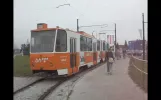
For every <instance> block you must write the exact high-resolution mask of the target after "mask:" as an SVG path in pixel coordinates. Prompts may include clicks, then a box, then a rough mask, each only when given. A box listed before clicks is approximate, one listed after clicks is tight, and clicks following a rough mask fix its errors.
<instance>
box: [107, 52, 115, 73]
mask: <svg viewBox="0 0 161 100" xmlns="http://www.w3.org/2000/svg"><path fill="white" fill-rule="evenodd" d="M106 59H107V73H108V74H112V65H113V62H114V60H115V58H114V56H113V53H112V51H111V49H109V50H108V52H107V53H106Z"/></svg>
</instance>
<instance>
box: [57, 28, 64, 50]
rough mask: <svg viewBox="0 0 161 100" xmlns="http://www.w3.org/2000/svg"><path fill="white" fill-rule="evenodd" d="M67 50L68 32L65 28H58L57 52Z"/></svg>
mask: <svg viewBox="0 0 161 100" xmlns="http://www.w3.org/2000/svg"><path fill="white" fill-rule="evenodd" d="M66 51H67V33H66V31H64V30H58V33H57V38H56V52H66Z"/></svg>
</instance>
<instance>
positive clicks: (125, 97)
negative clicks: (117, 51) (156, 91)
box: [69, 58, 147, 100]
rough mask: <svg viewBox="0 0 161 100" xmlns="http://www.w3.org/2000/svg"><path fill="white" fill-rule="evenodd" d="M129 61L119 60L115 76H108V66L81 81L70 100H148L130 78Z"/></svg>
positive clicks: (115, 68)
mask: <svg viewBox="0 0 161 100" xmlns="http://www.w3.org/2000/svg"><path fill="white" fill-rule="evenodd" d="M128 64H129V59H128V58H126V59H121V60H117V61H116V63H115V64H114V65H113V74H112V75H108V74H107V72H106V64H104V65H103V66H101V67H99V68H97V69H95V70H93V71H92V72H89V73H88V74H86V75H85V76H84V77H83V78H82V79H81V80H79V81H78V82H77V83H76V85H75V87H74V89H73V92H72V94H71V95H70V98H69V100H147V94H146V93H144V92H143V91H142V90H141V89H140V88H139V87H137V85H136V84H135V83H134V82H133V81H132V80H131V78H130V77H129V76H128Z"/></svg>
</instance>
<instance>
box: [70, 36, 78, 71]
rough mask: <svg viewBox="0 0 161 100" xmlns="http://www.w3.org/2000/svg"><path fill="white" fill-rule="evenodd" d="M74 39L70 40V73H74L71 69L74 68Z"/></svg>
mask: <svg viewBox="0 0 161 100" xmlns="http://www.w3.org/2000/svg"><path fill="white" fill-rule="evenodd" d="M76 57H77V54H76V39H75V38H70V67H71V68H72V73H74V71H73V69H74V67H76Z"/></svg>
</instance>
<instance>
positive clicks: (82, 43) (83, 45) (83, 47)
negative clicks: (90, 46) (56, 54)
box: [80, 36, 87, 51]
mask: <svg viewBox="0 0 161 100" xmlns="http://www.w3.org/2000/svg"><path fill="white" fill-rule="evenodd" d="M86 42H87V38H86V37H84V36H80V49H81V51H87V43H86Z"/></svg>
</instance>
